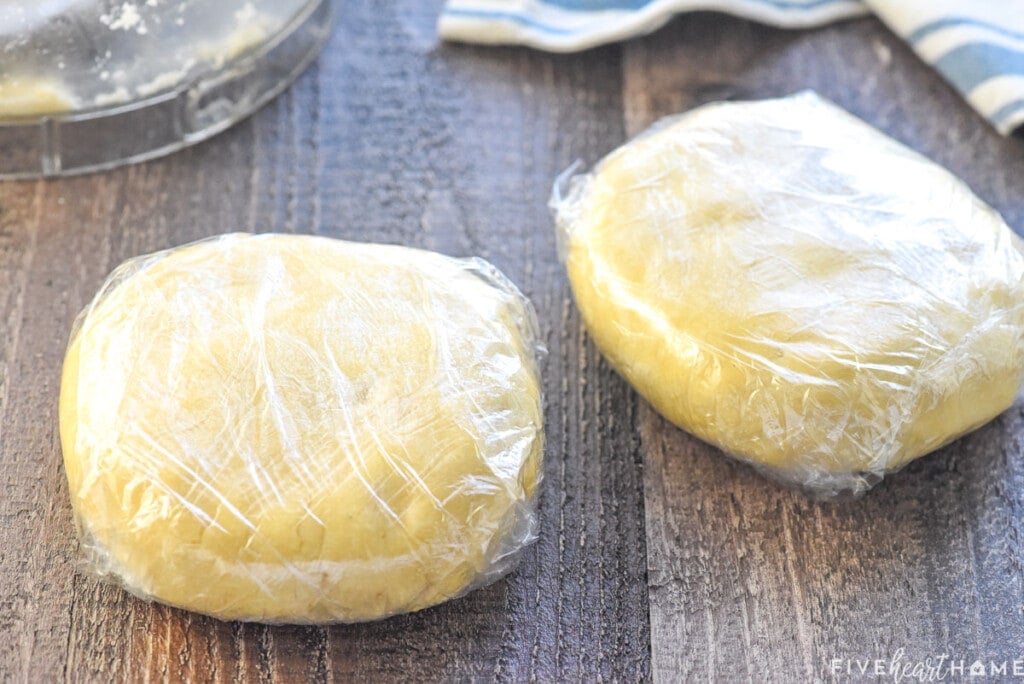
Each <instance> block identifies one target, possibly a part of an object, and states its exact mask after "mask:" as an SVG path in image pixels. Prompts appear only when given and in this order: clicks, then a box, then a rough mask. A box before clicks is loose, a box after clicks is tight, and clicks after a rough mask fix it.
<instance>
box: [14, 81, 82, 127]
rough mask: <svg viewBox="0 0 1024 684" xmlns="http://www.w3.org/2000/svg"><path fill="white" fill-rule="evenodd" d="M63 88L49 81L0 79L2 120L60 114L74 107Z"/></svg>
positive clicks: (69, 96)
mask: <svg viewBox="0 0 1024 684" xmlns="http://www.w3.org/2000/svg"><path fill="white" fill-rule="evenodd" d="M73 104H74V103H73V101H72V97H71V95H70V94H69V93H68V92H67V90H65V89H64V87H63V86H61V85H59V84H57V83H54V82H52V81H50V80H47V79H35V78H28V77H25V78H20V79H0V118H5V117H18V116H36V115H41V114H59V113H62V112H66V111H68V110H69V109H71V108H72V106H73Z"/></svg>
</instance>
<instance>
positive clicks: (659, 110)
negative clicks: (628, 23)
mask: <svg viewBox="0 0 1024 684" xmlns="http://www.w3.org/2000/svg"><path fill="white" fill-rule="evenodd" d="M803 88H814V89H816V90H818V91H819V92H820V93H822V94H824V95H825V96H827V97H829V98H831V99H832V100H834V101H836V102H837V103H839V104H840V105H842V106H844V107H846V108H847V109H849V110H851V111H853V112H854V113H856V114H858V115H859V116H861V117H862V118H864V119H866V120H868V121H870V122H872V123H873V124H875V125H877V126H879V127H880V128H881V129H883V130H885V131H887V132H888V133H890V134H891V135H894V136H895V137H896V138H898V139H900V140H902V141H904V142H906V143H907V144H909V145H911V146H912V147H915V148H917V149H918V150H920V151H922V152H923V153H925V154H926V155H928V156H930V157H932V158H933V159H935V160H936V161H938V162H940V163H941V164H943V165H945V166H947V167H949V168H950V169H952V170H953V171H955V172H956V173H958V174H959V175H961V176H962V177H963V178H965V179H966V180H967V182H968V183H969V184H970V185H971V186H972V187H973V188H974V189H975V191H976V192H977V193H978V194H979V195H980V196H981V197H982V198H984V199H986V200H987V201H989V202H990V203H992V204H993V205H994V206H995V207H996V208H998V209H999V210H1000V211H1001V212H1002V213H1003V215H1004V216H1005V217H1006V218H1007V220H1008V222H1009V223H1010V224H1011V226H1013V227H1014V228H1015V229H1016V230H1017V231H1018V232H1024V186H1022V185H1021V184H1020V182H1019V181H1020V178H1021V177H1022V176H1024V142H1022V141H1021V140H1020V139H1019V138H1017V139H1009V140H1008V139H1004V138H1001V137H1000V136H998V135H997V134H996V133H995V131H993V130H991V129H989V128H987V127H986V125H985V124H984V122H983V121H982V120H981V119H980V118H979V117H978V116H977V115H975V114H974V113H973V112H972V111H971V110H969V109H968V108H967V106H966V105H964V104H963V103H962V102H961V101H960V99H959V97H958V96H957V95H956V94H955V93H953V92H952V91H951V90H950V89H949V88H948V87H947V86H946V85H945V84H944V83H943V82H942V81H941V80H940V79H939V78H938V77H937V76H936V75H935V74H933V73H932V72H931V71H930V70H929V69H928V68H926V67H925V66H924V65H922V64H921V63H919V62H918V60H917V58H916V57H915V56H914V55H913V54H912V53H910V52H909V50H907V49H906V47H905V46H903V45H902V44H901V42H900V41H899V40H898V39H897V38H896V37H894V36H893V35H892V34H890V33H889V32H888V31H887V30H885V29H884V28H883V27H882V26H881V25H880V24H879V23H878V22H876V21H874V20H871V19H865V20H858V21H855V22H847V23H844V24H840V25H836V26H832V27H828V28H824V29H821V30H815V31H805V32H786V31H779V30H773V29H767V28H764V27H760V26H757V25H754V24H752V23H749V22H745V21H741V20H738V19H732V18H727V17H723V16H721V15H713V14H698V15H690V16H687V17H683V18H680V19H679V20H676V21H674V22H673V23H672V24H671V25H670V26H668V27H666V28H665V29H664V30H662V31H660V32H658V33H657V34H655V35H654V36H651V37H650V38H647V39H643V40H637V41H633V42H631V43H629V44H628V45H627V46H626V48H625V52H624V89H625V93H626V96H625V104H624V107H625V112H626V121H627V131H628V132H629V134H631V135H632V134H635V133H638V132H639V131H640V130H642V129H643V128H644V127H646V126H647V125H648V124H650V123H652V122H653V121H655V120H656V119H658V118H660V117H661V116H664V115H667V114H671V113H675V112H679V111H683V110H685V109H688V108H690V107H692V106H695V105H697V104H700V103H703V102H706V101H710V100H716V99H724V98H757V97H770V96H779V95H785V94H788V93H791V92H794V91H797V90H800V89H803ZM640 422H641V435H642V436H641V440H642V444H643V451H644V458H645V471H644V473H645V476H644V479H645V488H646V493H647V507H646V520H647V534H648V547H647V548H648V559H649V560H648V562H649V576H650V601H651V631H652V670H653V673H654V678H655V680H658V681H677V680H680V679H686V680H699V679H709V678H710V679H717V680H726V681H734V680H746V681H761V680H765V679H771V680H777V681H796V680H805V679H812V678H813V679H829V678H831V670H830V663H831V659H833V658H840V659H855V658H859V659H862V660H863V659H869V658H870V659H874V658H883V659H889V658H890V657H892V656H893V654H895V653H896V652H897V650H898V649H900V648H903V649H905V653H906V660H908V661H915V660H921V659H923V658H925V657H928V656H932V657H933V658H934V657H936V656H938V655H940V654H942V653H947V654H949V655H950V656H952V657H955V658H958V659H959V658H965V659H967V665H968V666H969V665H970V664H971V663H972V662H973V661H974V660H975V659H976V658H984V659H991V660H994V661H996V662H1002V661H1004V660H1012V659H1014V658H1019V657H1020V645H1021V644H1024V588H1022V581H1024V580H1022V568H1024V547H1022V540H1024V535H1022V524H1024V523H1022V520H1024V494H1022V492H1024V458H1022V453H1021V452H1022V448H1021V439H1020V435H1021V429H1022V426H1024V419H1022V417H1021V408H1020V407H1015V408H1013V409H1011V410H1010V411H1008V412H1007V413H1005V414H1004V415H1003V416H1001V417H1000V418H999V419H997V420H996V421H994V422H993V423H991V424H989V425H988V426H986V427H984V428H982V429H981V430H978V431H977V432H975V433H974V434H972V435H970V436H968V437H966V438H964V439H962V440H960V441H959V442H957V443H955V444H953V445H951V446H949V447H947V448H945V449H943V450H942V451H940V452H939V453H937V454H934V455H932V456H930V457H928V458H925V459H923V460H921V461H918V462H917V463H914V464H912V465H911V466H910V467H908V468H906V469H905V470H904V471H903V472H901V473H899V474H897V475H894V476H892V477H890V478H888V479H887V480H885V481H884V482H883V483H882V484H881V485H880V486H878V487H877V488H876V489H874V490H872V491H870V492H868V494H867V495H866V496H864V497H863V498H861V499H859V500H855V501H842V502H833V503H818V502H815V501H812V500H810V499H809V498H808V497H807V496H805V495H804V494H802V493H800V492H794V491H790V490H787V489H783V488H781V487H779V486H776V485H775V484H773V483H771V482H769V481H768V480H766V479H764V478H762V477H760V476H759V475H757V474H755V473H754V472H753V471H752V470H751V469H750V468H748V467H746V466H742V465H739V464H737V463H735V462H732V461H730V460H728V459H726V458H724V457H723V456H722V454H721V453H719V452H717V451H716V450H715V449H713V448H711V447H709V446H707V445H705V444H702V443H700V442H698V441H697V440H696V439H694V438H692V437H690V436H688V435H686V434H685V433H683V432H681V431H679V430H676V429H675V428H673V427H672V426H670V425H669V424H668V423H667V422H666V421H664V420H663V419H662V418H660V417H659V416H658V415H657V414H655V413H654V411H653V410H651V409H650V408H649V407H648V406H647V405H646V404H645V405H642V406H641V409H640ZM844 662H845V660H844ZM843 667H845V665H843ZM1011 668H1012V664H1011Z"/></svg>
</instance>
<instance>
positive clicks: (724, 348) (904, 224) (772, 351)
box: [553, 93, 1024, 493]
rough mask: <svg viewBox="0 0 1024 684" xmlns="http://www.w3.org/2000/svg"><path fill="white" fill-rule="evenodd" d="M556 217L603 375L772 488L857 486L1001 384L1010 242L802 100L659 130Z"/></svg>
mask: <svg viewBox="0 0 1024 684" xmlns="http://www.w3.org/2000/svg"><path fill="white" fill-rule="evenodd" d="M553 208H554V209H555V211H556V219H557V223H558V229H559V238H560V245H561V249H562V252H563V257H564V260H565V263H566V266H567V269H568V274H569V279H570V281H571V284H572V288H573V292H574V294H575V298H576V302H577V304H578V306H579V309H580V312H581V314H582V316H583V319H584V321H585V323H586V326H587V328H588V330H589V332H590V334H591V335H592V337H593V339H594V340H595V342H596V344H597V345H598V347H599V348H600V349H601V350H602V351H603V353H604V354H605V355H606V356H607V358H608V359H609V360H610V361H611V363H612V365H613V366H614V367H615V368H616V369H617V370H618V371H619V372H620V373H621V374H622V375H623V376H624V377H625V378H626V379H627V380H628V381H629V382H630V383H631V384H632V385H633V386H634V387H635V388H636V389H637V391H638V392H639V393H640V394H642V395H643V396H644V397H645V398H646V399H647V400H648V401H649V402H650V403H651V404H652V405H653V406H654V408H656V409H657V410H658V411H659V412H660V413H662V414H663V415H664V416H665V417H666V418H668V419H669V420H670V421H671V422H673V423H675V424H676V425H678V426H680V427H682V428H683V429H685V430H687V431H688V432H690V433H692V434H694V435H696V436H697V437H700V438H701V439H703V440H705V441H707V442H710V443H712V444H715V445H717V446H719V447H720V448H722V449H723V450H724V451H726V452H728V453H729V454H732V455H735V456H737V457H739V458H741V459H743V460H746V461H749V462H751V463H754V464H755V465H757V466H759V467H761V468H763V469H765V470H767V471H769V472H771V473H774V474H775V475H776V476H778V477H780V478H782V479H785V480H788V481H792V482H796V483H799V484H802V485H806V486H808V487H810V488H813V489H817V490H819V491H821V492H824V493H831V492H835V491H838V490H855V491H859V490H863V489H865V488H866V487H868V486H870V485H871V484H873V483H874V482H876V481H877V480H878V479H879V478H880V477H881V476H882V474H884V473H885V472H887V471H891V470H893V469H896V468H899V467H900V466H902V465H904V464H906V463H907V462H908V461H910V460H911V459H914V458H917V457H919V456H921V455H923V454H927V453H928V452H930V451H933V450H935V449H937V448H938V447H940V446H942V445H944V444H946V443H947V442H949V441H951V440H953V439H955V438H956V437H958V436H960V435H962V434H964V433H965V432H967V431H969V430H972V429H974V428H976V427H978V426H980V425H981V424H983V423H985V422H987V421H989V420H990V419H992V418H993V417H994V416H996V415H997V414H999V413H1000V412H1001V411H1003V410H1004V409H1006V408H1007V407H1008V406H1009V405H1010V404H1011V403H1012V401H1013V398H1014V395H1015V393H1016V391H1017V389H1018V387H1019V386H1020V383H1021V375H1022V369H1024V345H1022V337H1021V332H1022V330H1024V283H1022V276H1024V259H1022V256H1021V250H1020V241H1019V239H1018V238H1017V236H1016V235H1014V234H1013V233H1012V232H1011V230H1010V229H1009V228H1008V227H1007V226H1006V224H1005V223H1004V222H1003V220H1002V219H1001V218H1000V216H999V215H998V214H997V213H996V212H995V211H993V210H992V209H991V208H989V207H988V206H986V205H985V204H984V203H983V202H981V201H980V200H979V199H978V198H977V197H975V196H974V194H973V193H972V192H971V191H970V190H969V189H968V188H967V186H966V185H964V184H963V183H962V182H961V181H960V180H958V179H957V178H955V177H954V176H953V175H952V174H950V173H949V172H948V171H946V170H944V169H942V168H940V167H939V166H937V165H936V164H934V163H932V162H931V161H929V160H927V159H925V158H924V157H922V156H921V155H919V154H917V153H915V152H913V151H911V150H909V149H908V148H906V147H904V146H902V145H900V144H899V143H897V142H895V141H894V140H892V139H890V138H888V137H886V136H885V135H883V134H881V133H880V132H878V131H877V130H875V129H874V128H871V127H870V126H868V125H867V124H865V123H863V122H861V121H859V120H858V119H856V118H854V117H853V116H851V115H849V114H847V113H846V112H844V111H843V110H841V109H839V108H838V107H836V106H835V105H832V104H830V103H828V102H826V101H824V100H822V99H820V98H819V97H817V96H816V95H814V94H813V93H804V94H800V95H796V96H793V97H789V98H783V99H778V100H767V101H760V102H732V103H717V104H712V105H708V106H705V107H701V108H699V109H696V110H694V111H692V112H690V113H688V114H685V115H683V116H681V117H677V118H673V119H669V120H666V121H663V122H661V123H659V124H656V125H655V126H654V127H653V128H652V129H651V130H650V131H648V132H647V133H646V134H644V135H642V136H640V137H638V138H637V139H635V140H634V141H632V142H629V143H628V144H626V145H624V146H622V147H620V148H619V149H617V150H615V151H614V152H612V153H611V154H610V155H609V156H608V157H606V158H605V159H604V160H603V161H602V162H601V163H600V164H599V165H598V166H597V167H596V169H595V170H594V171H593V172H592V173H589V174H586V175H582V176H577V177H575V178H573V179H572V180H571V181H570V182H569V184H568V190H567V191H566V192H565V196H561V195H560V189H559V188H556V197H555V198H554V199H553Z"/></svg>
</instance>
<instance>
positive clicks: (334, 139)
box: [0, 0, 649, 681]
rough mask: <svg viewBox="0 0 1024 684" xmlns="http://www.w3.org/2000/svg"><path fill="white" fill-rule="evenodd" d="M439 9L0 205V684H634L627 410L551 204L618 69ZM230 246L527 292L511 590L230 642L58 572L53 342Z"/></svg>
mask: <svg viewBox="0 0 1024 684" xmlns="http://www.w3.org/2000/svg"><path fill="white" fill-rule="evenodd" d="M438 7H439V5H438V3H437V2H436V1H435V2H432V3H423V2H419V1H418V0H417V1H415V2H414V1H413V0H396V1H395V2H393V3H375V2H369V1H364V2H356V1H355V0H352V1H349V2H344V3H340V5H339V9H340V17H339V25H338V29H337V31H336V34H335V36H334V38H333V39H332V41H331V43H330V45H329V46H328V49H327V50H326V52H325V54H324V56H323V58H322V59H321V61H320V62H319V64H318V65H316V66H315V67H314V68H313V69H312V70H311V71H310V72H309V73H307V74H306V75H304V76H303V77H302V78H301V79H300V80H299V81H298V82H297V84H296V86H295V87H294V88H293V89H291V90H289V91H288V92H287V93H286V94H285V95H284V96H282V97H281V98H279V99H278V100H276V101H275V102H273V103H272V104H271V105H270V106H268V107H267V108H265V109H264V110H263V111H261V112H260V113H258V114H257V115H256V116H255V117H254V118H253V119H252V120H250V121H248V122H246V123H243V124H241V125H240V126H238V127H236V128H235V129H233V130H232V131H230V132H228V133H226V134H224V135H221V136H219V137H217V138H216V139H214V140H212V141H210V142H208V143H206V144H204V145H201V146H199V147H197V148H193V149H190V150H187V151H184V152H182V153H179V154H176V155H174V156H172V157H169V158H167V159H164V160H160V161H156V162H152V163H148V164H143V165H140V166H136V167H132V168H130V169H122V170H118V171H114V172H111V173H106V174H102V175H95V176H88V177H83V178H77V179H71V180H63V181H53V182H48V183H17V184H14V183H8V184H0V209H2V211H3V214H2V215H0V226H2V228H0V320H3V321H4V327H3V328H2V329H0V425H2V427H0V467H2V468H3V470H4V474H5V477H4V480H3V484H0V487H2V488H3V494H4V496H2V497H0V520H2V521H3V525H0V679H6V677H7V676H11V677H12V678H15V679H32V680H55V679H61V678H66V679H70V680H73V681H121V680H137V679H155V680H172V681H178V680H188V679H195V680H213V681H235V680H247V681H250V680H251V681H305V680H312V681H325V680H329V679H337V680H345V679H352V678H354V679H370V680H378V679H383V680H400V679H409V678H411V679H417V680H431V679H440V678H483V679H491V678H495V679H501V680H520V679H525V678H529V677H536V678H539V679H542V680H551V679H594V678H597V677H599V676H600V677H603V678H605V679H628V680H636V679H644V678H646V677H647V676H648V672H649V670H648V664H649V638H648V618H647V608H646V605H647V582H646V562H645V557H646V554H645V552H644V543H645V535H644V531H643V499H642V497H643V492H642V478H641V462H640V452H639V440H638V433H637V431H636V429H635V428H636V418H637V410H638V403H637V401H636V400H635V398H634V397H633V395H632V394H631V392H630V391H629V390H628V388H627V387H626V386H625V385H624V384H623V383H622V382H621V381H620V380H619V379H618V378H617V377H615V376H614V375H613V374H612V373H611V372H610V371H609V370H608V369H607V367H606V366H605V365H604V364H603V362H602V361H601V360H600V357H599V356H598V354H597V353H596V352H595V350H594V349H593V347H592V346H591V345H589V344H588V343H587V342H586V340H585V337H584V335H583V332H582V328H581V325H580V322H579V319H578V317H577V314H576V311H575V309H574V307H572V306H571V304H570V299H569V291H568V287H567V284H566V281H565V278H564V275H563V272H562V268H561V266H560V264H559V263H558V261H557V258H556V256H555V247H554V236H553V233H552V229H551V224H550V219H549V217H548V214H547V209H546V206H545V205H546V200H547V195H548V192H549V188H550V183H551V180H552V179H553V177H554V176H555V175H556V174H557V173H558V172H559V171H561V170H562V169H563V168H564V167H566V166H567V165H568V164H569V163H570V162H571V161H572V160H573V159H574V158H575V157H576V156H580V155H582V156H587V157H590V158H596V157H598V156H600V155H601V154H603V153H604V152H606V151H607V150H608V149H610V147H611V146H612V145H614V144H615V143H616V142H617V141H619V140H621V138H622V136H623V130H622V108H621V107H622V104H621V103H622V87H621V71H620V65H621V62H620V49H619V48H618V47H610V48H606V49H603V50H599V51H596V52H592V53H588V54H587V55H578V56H574V57H552V56H548V55H543V54H540V53H533V52H529V51H524V50H489V49H471V48H449V47H440V46H437V45H435V41H434V37H433V21H434V18H435V16H436V12H437V9H438ZM232 230H255V231H269V230H273V231H289V232H317V233H322V234H327V235H332V236H336V237H344V238H351V239H360V240H377V241H385V242H401V243H405V244H411V245H416V246H423V247H429V248H433V249H438V250H440V251H443V252H446V253H449V254H454V255H474V254H475V255H480V256H483V257H485V258H488V259H490V260H491V261H493V262H494V263H495V264H496V265H497V266H498V267H500V268H502V269H503V270H504V271H505V272H506V273H507V274H508V275H509V276H510V277H511V278H512V279H513V280H514V281H515V282H516V283H518V284H519V285H520V286H521V287H522V288H523V289H524V291H525V292H526V293H527V294H528V295H530V296H531V298H532V299H533V301H534V302H535V303H536V305H537V308H538V310H539V313H540V318H541V322H542V328H543V333H544V338H545V341H546V343H547V346H548V348H549V349H550V354H549V356H548V357H547V359H546V360H545V364H544V378H545V392H546V423H547V431H548V448H547V454H546V458H547V460H546V464H545V470H544V472H545V478H546V479H545V482H544V486H543V491H542V494H541V496H540V500H539V507H540V511H541V520H542V524H541V533H540V535H541V537H540V541H539V542H538V543H537V544H536V545H535V546H534V547H532V548H531V549H530V550H529V551H528V552H527V553H526V554H525V557H524V559H523V562H522V564H521V565H520V567H519V568H518V569H517V570H516V571H515V572H514V573H513V574H512V575H511V576H510V577H509V578H507V579H506V580H503V581H500V582H498V583H496V584H494V585H492V586H490V587H488V588H485V589H482V590H480V591H477V592H474V593H472V594H470V595H469V596H467V597H465V598H462V599H459V600H456V601H453V602H451V603H449V604H446V605H443V606H440V607H438V608H435V609H431V610H427V611H424V612H422V613H420V614H416V615H411V616H403V617H398V618H394V619H391V620H386V621H382V622H379V623H373V624H366V625H350V626H333V627H325V628H318V627H301V628H300V627H267V626H262V625H247V624H230V623H221V622H218V621H216V620H212V619H209V618H205V617H202V616H199V615H192V614H188V613H186V612H183V611H178V610H174V609H170V608H166V607H162V606H155V605H151V604H147V603H144V602H142V601H139V600H137V599H135V598H133V597H131V596H128V595H127V594H126V593H124V592H123V591H121V590H120V589H118V588H117V587H113V586H108V585H105V584H101V583H99V582H97V581H96V580H94V579H93V578H91V577H89V576H88V575H86V574H80V573H76V572H75V558H76V548H75V542H74V536H73V529H72V521H71V515H70V510H69V506H68V502H67V498H68V497H67V490H66V485H65V484H64V480H63V477H64V476H63V470H62V468H61V461H60V451H59V445H58V438H57V431H56V397H57V390H58V381H59V369H60V363H61V357H62V354H63V348H64V344H65V342H66V339H67V335H68V332H69V329H70V325H71V321H72V319H73V317H74V315H75V314H76V313H77V311H78V310H79V309H80V308H81V307H82V306H83V305H84V304H85V303H86V302H87V301H88V299H89V298H90V297H91V295H92V293H93V292H94V291H95V289H96V287H97V286H98V285H99V283H100V282H101V281H102V279H103V277H104V276H105V275H106V273H107V272H108V271H109V270H110V269H111V268H113V267H114V266H115V265H116V264H117V263H119V262H120V261H121V260H123V259H125V258H127V257H130V256H132V255H135V254H140V253H146V252H149V251H153V250H156V249H162V248H165V247H169V246H173V245H177V244H181V243H184V242H188V241H191V240H194V239H197V238H200V237H204V236H207V235H212V234H217V233H221V232H227V231H232Z"/></svg>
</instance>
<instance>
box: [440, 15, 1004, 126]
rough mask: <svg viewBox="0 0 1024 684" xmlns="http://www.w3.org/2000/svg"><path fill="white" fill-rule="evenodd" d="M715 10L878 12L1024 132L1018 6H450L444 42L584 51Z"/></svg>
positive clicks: (828, 18) (785, 18) (813, 22)
mask: <svg viewBox="0 0 1024 684" xmlns="http://www.w3.org/2000/svg"><path fill="white" fill-rule="evenodd" d="M695 10H716V11H720V12H728V13H729V14H734V15H737V16H740V17H745V18H748V19H754V20H756V21H760V22H763V23H765V24H772V25H774V26H781V27H784V28H806V27H811V26H818V25H821V24H826V23H829V22H833V21H838V20H840V19H846V18H849V17H854V16H859V15H862V14H867V13H869V12H874V13H875V14H876V15H878V17H879V18H880V19H882V21H884V22H885V23H886V24H888V25H889V27H890V28H891V29H892V30H893V31H895V32H896V33H898V34H899V35H901V36H903V37H904V39H906V41H907V42H908V43H909V44H910V45H911V46H912V47H913V48H914V50H915V51H916V52H917V54H919V55H920V56H921V57H922V58H923V59H924V60H925V61H926V62H928V63H929V64H931V65H932V66H934V67H935V68H936V69H937V70H938V71H939V72H940V73H942V75H943V76H945V77H946V79H947V80H948V81H949V82H950V83H951V84H952V85H953V87H955V88H956V89H957V90H958V91H960V93H962V94H963V96H964V97H965V98H966V99H967V101H968V102H970V103H971V105H972V106H973V107H974V108H975V109H976V110H978V112H980V113H981V114H982V116H984V117H986V118H987V119H988V120H989V121H991V122H992V124H993V125H994V126H995V127H996V128H997V129H998V130H999V132H1000V133H1003V134H1004V135H1008V134H1009V133H1011V132H1012V131H1013V130H1014V129H1016V128H1017V127H1019V126H1022V125H1024V0H447V2H446V4H445V8H444V10H443V12H442V14H441V18H440V21H439V22H438V30H439V32H440V34H441V37H442V38H444V39H446V40H457V41H464V42H470V43H492V44H493V43H504V44H522V45H530V46H533V47H535V48H539V49H541V50H550V51H553V52H573V51H576V50H584V49H586V48H589V47H594V46H595V45H600V44H602V43H609V42H612V41H616V40H623V39H625V38H629V37H631V36H636V35H640V34H643V33H648V32H650V31H653V30H654V29H656V28H658V27H659V26H661V25H662V24H664V23H665V22H667V21H668V20H669V19H670V18H671V17H672V15H673V14H677V13H679V12H687V11H695Z"/></svg>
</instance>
